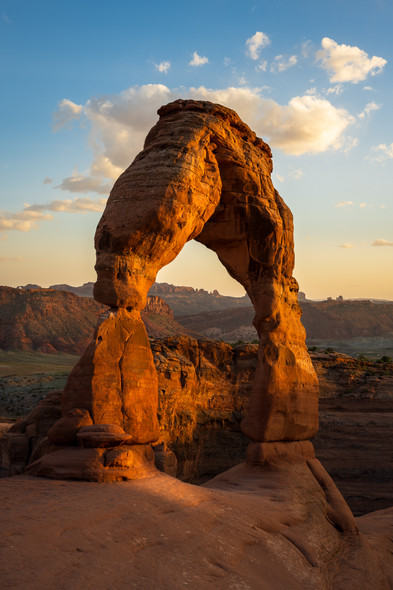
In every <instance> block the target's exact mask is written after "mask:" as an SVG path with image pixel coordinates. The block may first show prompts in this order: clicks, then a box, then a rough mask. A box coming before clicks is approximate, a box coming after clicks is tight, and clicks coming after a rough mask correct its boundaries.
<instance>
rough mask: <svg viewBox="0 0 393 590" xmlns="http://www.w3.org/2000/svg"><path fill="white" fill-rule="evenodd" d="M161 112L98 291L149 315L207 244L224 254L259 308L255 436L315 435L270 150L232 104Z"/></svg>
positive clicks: (105, 247)
mask: <svg viewBox="0 0 393 590" xmlns="http://www.w3.org/2000/svg"><path fill="white" fill-rule="evenodd" d="M159 114H160V117H161V118H160V120H159V122H158V123H157V125H156V126H155V127H153V129H152V130H151V131H150V133H149V134H148V136H147V138H146V142H145V146H144V150H143V151H142V152H141V153H140V154H139V155H138V156H137V157H136V158H135V160H134V162H133V163H132V164H131V166H130V167H129V168H128V169H127V170H126V171H125V172H124V173H123V174H122V175H121V176H120V178H119V179H118V180H117V182H116V183H115V186H114V187H113V190H112V192H111V195H110V197H109V199H108V203H107V206H106V209H105V211H104V214H103V216H102V218H101V221H100V223H99V225H98V228H97V232H96V238H95V245H96V250H97V264H96V270H97V282H96V284H95V288H94V296H95V298H96V299H97V300H98V301H100V302H102V303H105V304H107V305H111V306H114V307H127V308H128V307H130V308H132V309H135V310H140V309H142V308H143V307H144V306H145V304H146V297H147V292H148V290H149V288H150V287H151V285H152V284H153V282H154V280H155V277H156V274H157V272H158V270H160V269H161V268H162V267H163V266H165V265H166V264H168V263H169V262H171V261H172V260H173V259H174V258H175V257H176V256H177V254H178V253H179V252H180V250H181V249H182V248H183V246H184V245H185V243H186V242H187V241H189V240H191V239H193V238H196V239H197V240H198V241H200V242H202V243H203V244H205V245H206V246H207V247H209V248H211V249H212V250H214V251H215V252H216V253H217V255H218V257H219V259H220V260H221V262H222V263H223V264H224V266H225V267H226V269H227V270H228V272H229V273H230V275H231V276H233V277H234V278H235V279H236V280H238V281H239V282H240V283H241V284H242V285H243V286H244V287H245V289H246V291H247V293H248V294H249V296H250V298H251V300H252V303H253V305H254V308H255V312H256V315H255V320H254V324H255V327H256V329H257V331H258V334H259V337H260V344H261V346H260V349H259V358H258V368H257V374H256V379H255V382H254V387H253V394H252V400H251V404H250V409H249V413H248V415H247V416H246V418H245V420H244V422H243V430H244V432H245V434H246V435H247V436H248V437H250V438H251V439H252V440H255V441H278V440H304V439H307V438H310V437H311V436H313V435H314V434H315V432H316V431H317V428H318V409H317V395H318V383H317V379H316V375H315V372H314V369H313V367H312V364H311V361H310V358H309V356H308V353H307V349H306V347H305V332H304V328H303V327H302V325H301V323H300V315H301V310H300V307H299V305H298V303H297V297H296V294H297V290H298V285H297V283H296V281H295V279H293V278H292V276H291V275H292V271H293V265H294V254H293V223H292V215H291V213H290V211H289V209H288V207H286V205H285V204H284V202H283V201H282V199H281V197H280V196H279V194H278V193H277V191H275V189H274V187H273V184H272V181H271V178H270V174H271V171H272V161H271V152H270V149H269V147H268V146H267V145H266V144H265V143H264V142H263V141H262V140H261V139H259V138H257V137H256V136H255V133H253V132H252V131H251V130H250V129H249V128H248V127H247V125H245V124H244V123H243V122H242V121H241V120H240V119H239V117H238V116H237V115H236V113H235V112H234V111H231V110H230V109H227V108H225V107H222V106H220V105H215V104H212V103H209V102H203V101H192V100H189V101H183V100H178V101H176V102H174V103H171V104H169V105H166V106H165V107H162V108H161V109H160V110H159ZM134 394H135V395H136V397H137V392H136V391H134V392H133V395H134ZM65 397H67V394H66V396H65ZM138 403H139V404H140V407H141V408H142V407H143V404H142V402H141V401H139V402H138ZM141 404H142V405H141ZM143 413H146V412H145V409H143ZM95 421H97V420H96V419H95ZM111 421H114V422H116V420H111ZM130 432H131V433H132V434H133V430H130Z"/></svg>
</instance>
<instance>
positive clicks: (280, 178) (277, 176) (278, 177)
mask: <svg viewBox="0 0 393 590" xmlns="http://www.w3.org/2000/svg"><path fill="white" fill-rule="evenodd" d="M275 176H276V178H277V180H278V181H279V182H284V177H283V176H281V175H280V174H277V173H276V175H275Z"/></svg>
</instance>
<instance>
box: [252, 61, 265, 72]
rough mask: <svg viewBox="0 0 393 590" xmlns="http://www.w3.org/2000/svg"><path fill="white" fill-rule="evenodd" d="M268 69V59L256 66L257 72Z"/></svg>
mask: <svg viewBox="0 0 393 590" xmlns="http://www.w3.org/2000/svg"><path fill="white" fill-rule="evenodd" d="M266 70H267V61H266V60H265V61H261V63H260V64H258V65H257V66H255V71H256V72H266Z"/></svg>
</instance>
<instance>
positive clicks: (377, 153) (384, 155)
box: [368, 143, 393, 163]
mask: <svg viewBox="0 0 393 590" xmlns="http://www.w3.org/2000/svg"><path fill="white" fill-rule="evenodd" d="M392 158H393V143H391V144H390V145H386V143H380V144H379V145H377V146H374V147H373V148H371V155H369V156H368V159H369V160H373V161H375V162H381V163H383V162H385V161H386V160H390V159H392Z"/></svg>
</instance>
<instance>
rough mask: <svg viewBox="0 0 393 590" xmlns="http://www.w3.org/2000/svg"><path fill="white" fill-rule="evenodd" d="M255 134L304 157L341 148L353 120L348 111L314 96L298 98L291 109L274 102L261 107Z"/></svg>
mask: <svg viewBox="0 0 393 590" xmlns="http://www.w3.org/2000/svg"><path fill="white" fill-rule="evenodd" d="M258 119H259V121H258V123H259V124H258V126H256V125H254V126H255V127H256V130H257V131H259V130H260V132H261V133H262V135H267V136H268V137H269V138H270V143H271V145H272V146H273V147H278V148H280V149H282V150H283V151H284V152H286V153H288V154H293V155H301V154H304V153H306V152H309V153H318V152H325V151H327V150H329V149H333V150H336V149H339V148H341V147H342V145H343V143H342V137H341V136H342V133H343V132H344V131H345V129H346V128H347V127H348V125H350V124H351V123H353V121H354V118H353V117H352V116H351V115H350V114H349V113H348V111H346V110H345V109H339V108H336V107H334V106H333V105H332V104H331V103H330V102H329V101H328V100H326V99H323V98H318V97H315V96H309V95H306V96H295V97H294V98H292V99H291V100H290V101H289V103H288V105H279V104H278V103H276V102H275V101H274V100H267V99H265V100H263V101H262V102H261V104H260V111H259V117H258Z"/></svg>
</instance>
